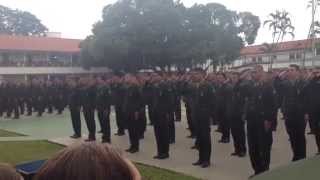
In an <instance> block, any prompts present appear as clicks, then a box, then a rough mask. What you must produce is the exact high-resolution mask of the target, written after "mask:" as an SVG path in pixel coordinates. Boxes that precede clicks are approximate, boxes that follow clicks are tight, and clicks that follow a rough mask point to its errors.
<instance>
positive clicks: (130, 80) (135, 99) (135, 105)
mask: <svg viewBox="0 0 320 180" xmlns="http://www.w3.org/2000/svg"><path fill="white" fill-rule="evenodd" d="M125 83H126V96H125V101H124V110H125V117H126V124H127V125H128V132H129V140H130V148H128V149H127V150H126V151H127V152H130V153H137V152H138V151H139V140H140V138H141V131H140V130H141V126H142V121H143V119H142V117H141V116H140V115H141V109H142V108H143V107H144V103H143V99H142V95H141V86H140V84H139V82H138V80H137V78H136V77H135V76H133V75H126V76H125Z"/></svg>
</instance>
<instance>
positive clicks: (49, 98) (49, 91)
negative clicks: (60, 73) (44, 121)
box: [45, 81, 54, 114]
mask: <svg viewBox="0 0 320 180" xmlns="http://www.w3.org/2000/svg"><path fill="white" fill-rule="evenodd" d="M53 96H54V88H53V85H52V82H51V81H47V82H46V96H45V101H46V106H47V108H48V113H49V114H52V112H53V99H54V98H53Z"/></svg>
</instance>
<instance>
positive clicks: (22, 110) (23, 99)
mask: <svg viewBox="0 0 320 180" xmlns="http://www.w3.org/2000/svg"><path fill="white" fill-rule="evenodd" d="M18 89H19V92H20V97H19V100H18V101H19V102H18V104H19V105H18V106H19V111H20V115H23V114H24V113H25V106H26V97H27V96H28V92H27V91H26V84H25V83H20V84H19V85H18Z"/></svg>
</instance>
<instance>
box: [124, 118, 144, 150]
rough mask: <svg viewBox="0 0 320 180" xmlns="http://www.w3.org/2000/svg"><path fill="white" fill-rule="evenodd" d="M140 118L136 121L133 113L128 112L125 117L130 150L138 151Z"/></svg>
mask: <svg viewBox="0 0 320 180" xmlns="http://www.w3.org/2000/svg"><path fill="white" fill-rule="evenodd" d="M139 121H141V118H140V117H139V118H138V119H136V117H135V112H129V113H128V116H127V125H128V132H129V140H130V145H131V147H130V148H134V149H139V140H140V137H141V136H140V132H141V131H140V127H141V126H140V125H141V122H139Z"/></svg>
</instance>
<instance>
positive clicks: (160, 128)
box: [153, 111, 170, 155]
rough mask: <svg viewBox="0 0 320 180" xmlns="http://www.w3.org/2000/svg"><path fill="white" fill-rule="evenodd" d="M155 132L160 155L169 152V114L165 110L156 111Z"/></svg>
mask: <svg viewBox="0 0 320 180" xmlns="http://www.w3.org/2000/svg"><path fill="white" fill-rule="evenodd" d="M155 113H156V114H155V119H154V124H153V126H154V134H155V137H156V143H157V150H158V155H168V154H169V143H170V139H169V124H170V122H169V121H170V120H169V115H168V114H166V113H165V112H160V111H158V112H155Z"/></svg>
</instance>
